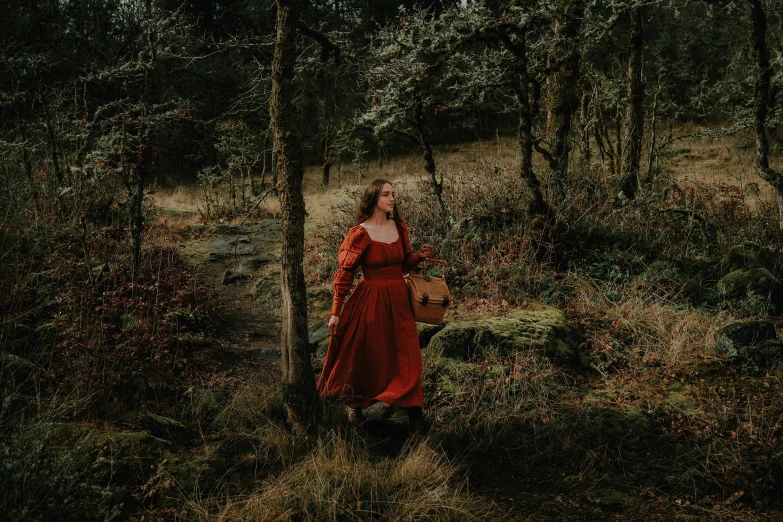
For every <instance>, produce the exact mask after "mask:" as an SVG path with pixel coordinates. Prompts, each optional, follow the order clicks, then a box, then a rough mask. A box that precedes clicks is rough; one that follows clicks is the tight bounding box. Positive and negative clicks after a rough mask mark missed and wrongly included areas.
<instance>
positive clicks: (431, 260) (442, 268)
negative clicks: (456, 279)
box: [422, 257, 447, 281]
mask: <svg viewBox="0 0 783 522" xmlns="http://www.w3.org/2000/svg"><path fill="white" fill-rule="evenodd" d="M422 263H438V264H440V277H441V278H443V280H444V281H445V280H446V264H447V263H446V261H444V260H443V259H436V258H434V257H427V258H425V259H424V261H422Z"/></svg>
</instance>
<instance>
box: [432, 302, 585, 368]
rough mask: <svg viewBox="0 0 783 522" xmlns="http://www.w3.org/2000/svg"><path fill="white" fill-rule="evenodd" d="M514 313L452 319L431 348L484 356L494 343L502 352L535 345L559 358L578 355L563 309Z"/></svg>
mask: <svg viewBox="0 0 783 522" xmlns="http://www.w3.org/2000/svg"><path fill="white" fill-rule="evenodd" d="M510 315H511V317H492V318H486V319H476V320H473V321H460V322H454V323H450V324H448V325H447V326H446V327H444V328H443V329H442V330H441V331H440V332H438V333H436V334H435V335H434V336H433V337H432V339H431V341H430V343H429V345H428V346H427V352H429V353H432V354H436V355H440V356H441V357H450V358H454V359H459V360H462V361H471V360H476V359H483V358H484V352H485V351H486V350H487V349H488V348H490V347H493V348H495V349H499V350H500V351H501V352H502V353H513V352H516V351H520V350H527V349H531V348H533V349H538V350H541V351H543V353H544V354H545V355H546V356H547V357H550V358H553V359H558V360H565V359H570V358H572V357H574V351H573V350H572V349H571V346H570V344H571V342H570V341H571V328H570V327H569V326H568V325H567V322H566V317H565V315H564V314H563V312H561V311H559V310H556V309H554V308H547V309H544V310H516V311H514V312H512V313H511V314H510Z"/></svg>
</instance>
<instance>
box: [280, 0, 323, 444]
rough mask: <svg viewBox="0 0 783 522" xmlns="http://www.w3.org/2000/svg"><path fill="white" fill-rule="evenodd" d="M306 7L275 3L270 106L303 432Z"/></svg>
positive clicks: (292, 414) (292, 387)
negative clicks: (300, 119)
mask: <svg viewBox="0 0 783 522" xmlns="http://www.w3.org/2000/svg"><path fill="white" fill-rule="evenodd" d="M303 4H304V1H303V0H277V41H276V43H275V53H274V58H273V60H272V94H271V98H270V102H269V112H270V116H271V120H272V121H271V128H272V137H273V140H274V144H275V152H276V153H277V164H276V166H275V172H276V174H277V178H278V180H279V184H280V210H281V215H282V256H281V259H280V260H281V272H280V275H281V277H280V291H281V319H282V321H281V322H282V329H281V334H280V350H281V352H282V369H283V375H282V380H283V401H284V403H285V406H286V410H287V412H288V417H289V420H290V422H291V424H292V425H293V426H294V427H295V429H297V430H298V431H300V432H306V431H308V430H309V428H310V427H312V426H313V425H314V424H315V423H316V422H317V420H318V416H319V414H320V403H319V401H318V395H317V393H316V390H315V378H314V375H313V368H312V365H311V364H310V347H309V343H308V336H307V289H306V287H305V279H304V264H303V260H304V222H305V204H304V196H303V194H302V180H303V178H304V165H303V164H302V143H301V136H300V133H299V129H298V128H297V125H296V105H295V85H294V75H295V71H294V66H295V63H296V55H297V52H296V51H297V50H296V28H297V25H298V23H299V17H300V13H301V9H302V7H303Z"/></svg>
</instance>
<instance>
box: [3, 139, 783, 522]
mask: <svg viewBox="0 0 783 522" xmlns="http://www.w3.org/2000/svg"><path fill="white" fill-rule="evenodd" d="M515 154H516V153H515V150H514V141H513V140H505V139H501V140H499V141H498V142H495V143H493V142H479V143H471V144H463V145H459V146H450V147H445V148H442V149H441V150H440V152H439V154H438V158H437V159H438V160H439V168H440V169H441V171H442V172H444V175H445V179H446V181H447V187H448V191H447V192H446V193H445V196H446V197H447V198H449V199H448V201H447V202H448V204H449V206H450V208H451V209H452V211H453V213H454V215H453V219H452V221H451V222H449V223H448V224H447V225H446V224H444V221H443V219H442V217H441V216H440V215H438V214H437V212H433V211H432V209H434V208H436V206H435V204H434V202H433V201H432V199H431V196H430V193H431V191H430V190H429V189H428V185H427V184H426V182H425V181H426V179H425V180H424V181H423V177H422V176H421V175H420V174H418V173H419V172H420V171H422V169H421V165H420V158H419V157H418V156H417V155H410V156H404V157H400V158H392V159H391V161H389V160H388V159H384V160H383V165H373V166H367V165H364V166H363V168H362V171H361V177H360V176H359V171H358V169H357V166H356V165H351V166H345V167H344V168H343V169H342V172H341V174H340V176H341V178H342V179H341V182H340V183H339V184H338V183H337V179H336V178H337V176H333V179H332V183H331V186H330V187H329V188H328V189H324V188H322V187H321V186H320V184H319V183H320V179H319V175H320V172H319V171H318V169H316V168H312V169H309V170H308V172H307V175H306V179H305V197H306V204H307V212H308V218H307V222H306V235H307V239H306V259H305V270H306V277H307V282H308V306H309V322H310V325H311V327H310V334H311V342H313V343H315V344H318V345H320V348H321V349H320V351H316V352H315V353H314V355H313V366H314V372H315V374H317V373H318V370H319V365H320V364H321V358H322V356H323V351H322V350H323V345H324V342H325V336H324V317H325V315H326V312H327V311H328V309H329V307H330V299H331V290H330V284H329V280H330V277H331V275H332V274H333V272H334V268H335V266H334V257H335V253H336V249H337V246H338V244H339V241H340V240H341V238H342V236H343V234H344V233H345V230H346V229H347V227H348V225H349V224H350V221H351V215H350V214H351V212H352V211H353V209H354V208H355V205H356V199H357V196H358V191H360V190H361V188H362V185H363V184H364V183H366V181H367V180H368V179H373V178H375V177H386V178H387V179H392V180H393V181H394V183H395V187H396V188H397V190H398V192H399V193H400V202H401V205H402V206H403V207H404V210H405V217H406V219H407V220H408V222H409V223H411V224H412V230H413V231H414V238H413V240H414V242H419V241H425V240H426V241H427V242H433V243H435V244H436V248H438V253H439V254H440V255H443V256H445V257H446V258H447V259H449V260H450V261H451V262H452V265H453V266H452V267H451V268H450V272H449V273H448V277H449V280H450V282H451V284H452V285H453V286H452V288H453V289H454V290H455V295H456V297H457V303H456V305H455V307H454V308H453V309H451V310H450V312H449V315H448V316H447V320H448V321H450V322H452V323H455V324H456V323H459V322H461V321H466V320H470V319H476V318H502V317H505V318H512V317H515V315H514V314H518V313H521V312H525V311H528V310H532V311H535V310H540V309H542V308H543V309H550V308H551V307H556V308H558V309H559V310H562V312H563V313H564V316H565V317H566V318H567V322H568V326H569V328H570V330H571V337H570V338H569V339H568V343H569V346H570V347H571V348H573V350H574V351H575V352H578V356H577V357H575V358H573V359H569V360H566V361H557V360H549V358H548V357H547V356H545V355H544V354H543V353H539V352H536V351H535V350H529V351H522V352H519V353H516V354H511V355H510V354H509V353H505V352H502V351H500V350H499V349H498V351H492V350H487V352H486V353H484V354H483V356H482V357H483V359H482V360H477V361H458V362H455V361H453V360H449V359H448V358H446V357H442V356H441V355H440V354H438V353H436V352H434V351H433V350H431V349H425V350H424V351H423V357H424V362H425V372H424V379H425V402H426V412H427V415H428V418H429V420H430V421H431V422H432V427H431V429H430V431H429V432H428V434H427V435H426V436H425V437H410V436H409V434H408V429H407V420H406V416H405V415H404V412H401V411H393V410H390V409H387V408H384V407H383V405H377V406H376V407H374V409H373V411H372V412H370V415H369V418H368V420H367V421H366V422H365V423H363V424H362V425H360V426H358V427H355V426H352V425H349V424H348V423H347V422H346V420H345V416H344V412H342V411H341V410H340V409H339V408H338V409H328V410H327V416H326V421H325V423H324V424H325V425H324V426H323V428H322V429H321V430H320V431H319V432H318V434H317V435H314V436H312V437H311V438H310V439H303V438H301V437H298V436H296V435H295V434H294V433H293V431H292V430H291V429H290V426H288V425H287V421H286V416H285V412H284V409H283V405H282V402H281V397H280V390H279V388H280V387H279V383H280V363H279V361H280V350H279V338H280V316H279V306H280V302H279V299H280V298H279V256H280V221H279V219H278V217H279V216H278V215H277V213H278V211H279V208H278V207H277V203H276V201H274V200H273V199H272V198H270V200H269V201H268V202H266V203H264V207H262V209H261V210H260V211H259V212H257V213H256V214H254V216H253V217H252V219H249V220H247V222H243V224H242V225H240V224H239V223H240V221H242V219H241V218H242V217H244V216H240V217H237V218H234V219H229V218H226V219H225V220H222V219H221V220H218V219H213V220H210V222H208V223H203V222H202V215H201V212H202V211H203V210H204V209H203V208H202V205H203V202H202V201H201V200H200V196H201V191H200V190H199V189H197V188H195V187H183V186H180V187H175V188H173V189H166V190H160V191H159V192H158V193H157V194H154V195H153V197H152V198H151V199H152V202H153V203H154V207H155V208H154V210H153V212H154V219H152V220H150V223H149V227H148V232H147V239H146V247H145V260H146V261H145V263H146V265H145V266H146V267H147V268H146V269H145V270H146V272H144V274H143V275H142V276H141V277H140V278H139V281H140V282H139V283H137V284H130V285H129V283H128V281H127V279H124V278H125V277H126V276H125V275H124V272H123V271H122V270H120V269H115V268H114V267H120V266H121V261H122V259H124V258H123V256H126V255H127V254H125V253H124V252H125V251H126V249H127V241H126V239H125V238H126V235H125V233H124V229H123V228H122V226H123V225H120V226H115V227H107V228H105V229H100V228H97V227H96V229H95V230H92V231H86V230H85V231H81V230H77V231H76V232H69V233H68V234H67V235H63V236H62V237H56V238H54V239H52V240H51V243H52V245H53V246H52V247H51V249H50V250H49V251H47V252H43V253H36V251H35V250H34V249H33V248H32V247H25V248H28V251H24V250H20V251H19V259H21V260H22V261H23V262H24V263H27V262H28V261H27V260H28V259H30V258H33V257H36V256H37V257H39V258H43V260H42V261H35V263H33V264H31V265H30V266H29V267H28V266H27V265H24V267H25V269H27V270H28V271H29V274H27V275H25V276H24V278H22V279H24V281H25V283H24V285H20V286H19V288H20V290H19V293H18V294H14V295H12V296H11V297H12V299H11V298H9V301H8V302H9V303H11V304H12V305H14V306H16V308H14V310H13V314H14V315H13V317H11V320H5V319H4V317H5V316H3V319H4V320H5V322H4V323H2V324H3V325H7V324H13V325H14V326H13V328H12V329H11V330H10V334H8V333H4V335H7V337H6V338H7V339H10V340H11V343H10V344H9V345H8V346H9V347H10V349H12V350H14V352H10V353H11V355H10V356H6V355H3V356H4V359H3V364H2V365H0V381H1V382H2V385H3V392H4V393H5V396H4V399H3V408H2V409H0V439H3V437H5V439H3V440H2V442H1V443H0V451H2V455H3V467H2V469H0V489H2V490H3V491H5V492H7V494H6V496H5V498H4V500H3V502H0V518H3V517H5V516H7V518H8V519H10V520H41V519H47V520H48V519H61V520H104V519H105V520H123V519H124V520H133V521H141V520H144V521H145V522H146V521H149V520H172V519H181V520H203V521H207V520H209V521H211V520H291V521H293V520H519V521H522V520H569V521H579V520H585V521H587V520H680V521H689V520H727V521H728V520H738V521H751V520H760V521H764V520H780V519H783V511H781V510H783V504H781V502H780V496H779V491H780V488H781V485H783V365H781V362H780V361H779V360H773V361H771V362H769V361H762V362H759V363H758V364H756V362H754V361H753V360H751V359H749V358H748V357H747V356H746V354H743V353H739V354H738V353H735V354H733V355H732V358H729V357H728V356H727V355H726V354H725V353H722V352H720V350H719V349H718V348H717V347H716V346H717V344H716V341H715V337H714V336H715V332H716V331H717V330H718V329H719V328H721V327H723V326H725V325H727V324H730V323H733V322H734V321H737V320H745V321H747V320H751V321H752V320H755V319H760V320H762V321H767V322H768V323H771V324H772V325H774V328H773V329H776V330H777V331H780V330H781V329H783V322H781V319H780V314H779V313H777V312H775V309H774V307H770V300H769V296H765V295H754V293H753V292H749V293H748V295H746V296H740V297H739V298H737V299H734V300H731V299H728V298H727V297H726V296H725V295H723V294H722V293H721V292H718V291H717V290H716V283H717V281H718V280H719V279H720V278H721V277H722V276H723V272H724V271H725V267H724V266H723V265H724V264H725V263H724V261H723V259H724V256H726V255H727V252H729V251H730V250H731V248H733V247H734V246H735V245H738V244H740V243H742V242H743V241H745V240H747V239H754V240H756V241H758V242H759V243H761V244H763V245H764V249H763V250H764V252H765V254H764V255H766V256H769V258H770V259H768V260H767V261H768V264H769V267H770V270H771V271H772V273H774V274H775V276H776V277H778V278H779V277H781V274H780V272H781V265H782V263H783V246H781V245H780V244H779V239H776V238H778V235H777V234H778V231H777V229H776V227H777V223H776V216H777V208H776V207H774V206H773V205H770V203H769V201H770V199H771V198H770V194H769V191H768V190H767V189H765V188H764V185H763V184H762V183H760V182H759V180H758V179H757V178H755V177H754V176H755V174H754V173H753V172H752V169H749V168H748V167H747V165H750V164H752V161H751V160H752V151H750V150H748V149H746V148H744V147H740V146H738V145H737V144H736V143H733V142H729V141H720V140H709V139H701V138H694V139H692V140H690V141H688V140H683V141H682V143H681V147H680V148H679V149H678V150H677V151H674V152H672V153H671V154H670V156H669V157H667V160H666V163H665V165H666V168H667V169H668V170H667V171H666V176H663V177H664V178H666V179H665V180H664V182H663V183H661V184H659V185H656V186H655V187H653V188H654V189H655V190H654V191H653V190H650V195H649V197H648V199H647V200H642V201H640V202H638V203H637V204H634V205H618V204H616V203H615V202H612V199H613V194H615V193H616V192H615V191H614V188H613V185H612V181H611V180H610V179H609V177H610V176H607V175H606V173H602V172H599V171H600V168H599V169H593V170H592V171H591V172H590V173H589V175H585V176H583V177H581V178H578V179H575V180H572V181H573V185H574V187H576V188H575V189H574V190H573V192H572V193H569V195H568V199H567V201H566V202H565V203H564V204H563V205H562V207H561V210H560V212H562V221H563V223H565V226H561V228H559V229H558V230H557V231H556V232H557V233H556V238H557V239H556V241H550V240H548V239H547V237H548V236H547V235H546V234H544V233H540V232H538V231H536V230H533V227H532V224H531V223H530V222H529V221H526V217H525V211H524V201H523V198H522V197H520V194H522V193H524V188H523V187H522V186H521V182H520V181H519V179H518V176H517V175H516V173H515V170H514V165H515V161H516V160H515V157H516V155H515ZM672 180H676V181H677V184H679V187H678V188H676V189H672V187H673V186H674V184H673V183H672ZM653 192H654V194H653ZM428 198H429V199H428ZM596 202H598V203H596ZM604 202H606V203H604ZM548 241H550V242H548ZM20 244H21V243H20ZM11 252H12V253H15V251H11ZM30 252H32V254H31V253H30ZM33 254H34V255H33ZM47 256H48V257H47ZM90 256H91V257H90ZM91 259H93V260H94V261H92V262H90V261H91ZM104 260H105V261H106V265H105V267H108V266H109V265H111V266H112V269H111V271H110V272H109V271H107V270H105V268H102V266H104ZM104 273H108V274H109V275H106V276H105V275H104ZM15 277H18V276H15ZM104 277H105V278H104ZM25 285H27V286H25ZM129 288H130V290H128V289H129ZM18 296H22V297H18ZM167 300H168V302H167ZM30 303H40V305H39V306H37V307H34V306H33V305H32V304H30ZM153 303H154V304H153ZM25 307H27V308H25ZM9 310H10V307H9ZM10 313H11V312H9V314H10ZM9 317H10V316H9ZM12 321H13V322H12ZM765 324H766V323H765ZM326 337H327V338H328V335H327V336H326ZM4 339H5V338H4ZM779 344H780V343H778V344H775V346H779ZM14 353H15V354H16V355H14ZM3 354H5V352H3ZM25 358H27V359H25ZM28 360H29V361H28ZM315 376H316V375H314V378H315Z"/></svg>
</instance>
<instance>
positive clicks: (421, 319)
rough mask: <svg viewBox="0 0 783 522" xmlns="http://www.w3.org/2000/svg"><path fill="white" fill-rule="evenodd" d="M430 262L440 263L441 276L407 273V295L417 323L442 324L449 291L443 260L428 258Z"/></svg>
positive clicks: (448, 299)
mask: <svg viewBox="0 0 783 522" xmlns="http://www.w3.org/2000/svg"><path fill="white" fill-rule="evenodd" d="M427 261H429V262H431V263H441V277H434V276H430V275H421V274H407V275H406V276H405V280H406V282H407V284H408V297H409V298H410V302H411V309H412V310H413V317H414V319H415V320H416V322H417V323H427V324H443V316H444V315H446V309H447V308H448V307H449V305H450V304H451V302H452V301H451V292H449V287H448V286H446V277H445V270H444V266H445V264H446V263H445V261H441V260H440V259H428V260H427Z"/></svg>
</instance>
